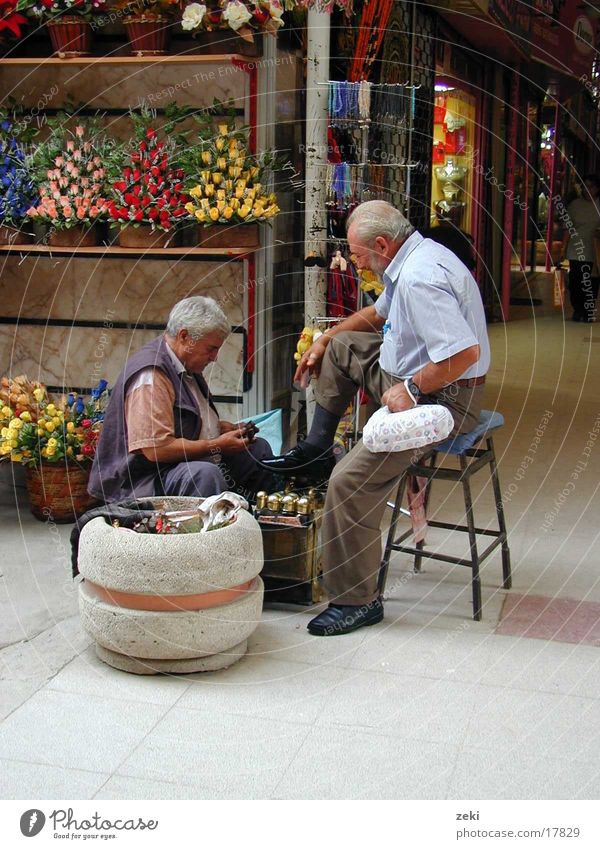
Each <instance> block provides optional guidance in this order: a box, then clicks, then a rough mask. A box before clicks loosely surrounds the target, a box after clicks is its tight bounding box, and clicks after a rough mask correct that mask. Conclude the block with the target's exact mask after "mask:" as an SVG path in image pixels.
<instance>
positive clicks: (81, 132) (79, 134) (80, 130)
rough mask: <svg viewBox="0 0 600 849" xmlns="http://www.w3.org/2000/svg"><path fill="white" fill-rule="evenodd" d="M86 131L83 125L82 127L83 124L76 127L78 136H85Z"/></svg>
mask: <svg viewBox="0 0 600 849" xmlns="http://www.w3.org/2000/svg"><path fill="white" fill-rule="evenodd" d="M84 132H85V130H84V129H83V127H81V126H79V127H75V135H76V136H77V137H78V138H82V137H83V134H84Z"/></svg>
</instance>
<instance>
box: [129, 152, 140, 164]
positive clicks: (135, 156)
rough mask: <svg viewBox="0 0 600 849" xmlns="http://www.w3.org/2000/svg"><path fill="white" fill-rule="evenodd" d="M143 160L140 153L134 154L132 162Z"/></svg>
mask: <svg viewBox="0 0 600 849" xmlns="http://www.w3.org/2000/svg"><path fill="white" fill-rule="evenodd" d="M141 158H142V157H141V156H140V154H139V153H132V154H131V161H132V162H139V161H140V159H141Z"/></svg>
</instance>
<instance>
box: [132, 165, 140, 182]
mask: <svg viewBox="0 0 600 849" xmlns="http://www.w3.org/2000/svg"><path fill="white" fill-rule="evenodd" d="M140 176H141V175H140V172H139V170H138V169H137V168H135V169H134V171H133V179H134V180H136V181H137V180H139V179H140Z"/></svg>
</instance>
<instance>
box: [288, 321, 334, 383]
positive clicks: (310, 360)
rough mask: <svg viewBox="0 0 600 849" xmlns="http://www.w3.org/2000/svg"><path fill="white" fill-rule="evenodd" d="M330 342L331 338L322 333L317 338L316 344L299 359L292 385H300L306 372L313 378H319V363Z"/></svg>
mask: <svg viewBox="0 0 600 849" xmlns="http://www.w3.org/2000/svg"><path fill="white" fill-rule="evenodd" d="M321 340H323V341H321ZM330 340H331V337H330V336H327V335H325V334H324V333H323V334H322V335H321V336H319V338H318V339H317V340H316V342H313V343H312V345H311V346H310V348H309V349H308V351H305V352H304V354H302V358H301V359H300V362H299V363H298V368H297V369H296V373H295V374H294V383H300V380H301V378H302V375H303V374H304V372H305V371H307V370H308V373H309V374H310V375H314V376H315V377H318V376H319V374H320V373H321V362H322V360H323V357H324V355H325V350H326V348H327V345H328V344H329V342H330Z"/></svg>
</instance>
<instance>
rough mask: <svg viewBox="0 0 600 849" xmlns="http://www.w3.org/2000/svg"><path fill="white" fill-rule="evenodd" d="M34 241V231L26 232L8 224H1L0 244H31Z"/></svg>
mask: <svg viewBox="0 0 600 849" xmlns="http://www.w3.org/2000/svg"><path fill="white" fill-rule="evenodd" d="M32 242H33V234H32V233H25V232H24V231H23V230H19V229H15V228H14V227H8V226H7V225H6V224H2V225H0V245H31V244H32Z"/></svg>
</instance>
